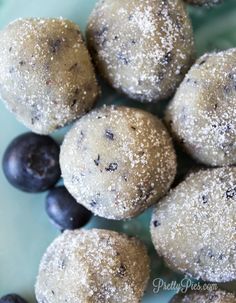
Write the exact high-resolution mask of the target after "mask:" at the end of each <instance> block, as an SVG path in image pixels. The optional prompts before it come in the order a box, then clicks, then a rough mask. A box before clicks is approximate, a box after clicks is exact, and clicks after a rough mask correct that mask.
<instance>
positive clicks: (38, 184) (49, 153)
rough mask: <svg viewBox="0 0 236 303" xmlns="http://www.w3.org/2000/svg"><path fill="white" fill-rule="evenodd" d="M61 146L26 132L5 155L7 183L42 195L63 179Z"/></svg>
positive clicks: (8, 148) (46, 137)
mask: <svg viewBox="0 0 236 303" xmlns="http://www.w3.org/2000/svg"><path fill="white" fill-rule="evenodd" d="M59 152H60V147H59V145H58V144H57V143H56V142H55V141H54V140H53V139H52V138H51V137H49V136H41V135H37V134H34V133H25V134H22V135H20V136H18V137H16V138H15V139H14V140H13V141H12V142H11V143H10V145H9V146H8V147H7V149H6V151H5V153H4V156H3V162H2V164H3V171H4V174H5V176H6V178H7V180H8V181H9V182H10V183H11V184H12V185H13V186H15V187H16V188H18V189H21V190H23V191H26V192H42V191H45V190H47V189H48V188H51V187H52V186H54V185H55V184H56V183H57V181H58V180H59V178H60V175H61V171H60V165H59Z"/></svg>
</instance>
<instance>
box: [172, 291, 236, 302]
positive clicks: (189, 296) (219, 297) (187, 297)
mask: <svg viewBox="0 0 236 303" xmlns="http://www.w3.org/2000/svg"><path fill="white" fill-rule="evenodd" d="M193 302H194V303H203V302H204V303H236V297H235V295H234V294H232V293H228V292H225V291H223V290H217V291H188V292H187V293H186V294H178V295H175V296H174V298H173V299H172V300H171V301H170V303H193Z"/></svg>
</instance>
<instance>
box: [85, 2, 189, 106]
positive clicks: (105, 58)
mask: <svg viewBox="0 0 236 303" xmlns="http://www.w3.org/2000/svg"><path fill="white" fill-rule="evenodd" d="M87 38H88V45H89V48H90V51H91V54H92V56H93V58H94V60H95V63H96V65H97V68H98V71H99V72H100V73H101V75H102V76H103V77H104V78H105V79H106V80H108V82H109V83H110V84H111V85H112V86H113V87H114V88H116V89H118V90H119V91H122V92H123V93H125V94H126V95H128V96H129V97H131V98H133V99H137V100H140V101H146V102H152V101H157V100H160V99H164V98H167V97H169V96H170V95H172V94H173V93H174V91H175V89H176V87H177V86H178V85H179V83H180V82H181V80H182V79H183V77H184V74H185V73H186V72H187V70H188V68H189V67H190V65H191V63H192V60H193V57H194V56H193V52H194V51H193V49H194V45H193V44H194V43H193V34H192V27H191V24H190V20H189V18H188V15H187V13H186V11H185V5H184V3H183V1H181V0H167V1H162V0H147V1H142V0H131V1H127V0H119V1H114V0H100V1H99V2H98V4H97V6H96V7H95V9H94V11H93V13H92V14H91V17H90V20H89V24H88V28H87Z"/></svg>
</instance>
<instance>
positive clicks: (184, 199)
mask: <svg viewBox="0 0 236 303" xmlns="http://www.w3.org/2000/svg"><path fill="white" fill-rule="evenodd" d="M235 226H236V167H226V168H217V169H211V170H205V171H200V172H198V173H196V174H192V175H190V176H189V177H188V178H187V179H186V180H185V181H184V182H182V183H180V184H179V185H178V186H177V187H176V188H175V189H174V190H172V191H171V192H170V193H169V194H168V195H167V196H166V197H164V198H163V199H162V200H161V201H160V202H159V204H158V205H157V207H156V208H155V209H154V212H153V216H152V220H151V234H152V240H153V243H154V246H155V248H156V250H157V253H158V254H159V255H160V256H163V257H164V260H165V261H166V262H167V264H168V265H169V266H170V267H171V268H173V269H174V270H177V271H180V272H182V273H186V274H188V275H190V276H192V277H194V278H197V279H199V278H201V279H202V280H204V281H210V282H227V281H231V280H234V279H236V249H235V240H236V229H235Z"/></svg>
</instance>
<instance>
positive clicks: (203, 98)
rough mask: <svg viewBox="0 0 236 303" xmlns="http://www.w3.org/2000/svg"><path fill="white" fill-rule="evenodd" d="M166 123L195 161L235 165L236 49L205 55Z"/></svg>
mask: <svg viewBox="0 0 236 303" xmlns="http://www.w3.org/2000/svg"><path fill="white" fill-rule="evenodd" d="M166 121H167V123H168V124H169V126H170V129H171V131H172V134H173V135H174V137H175V138H176V139H177V140H178V141H179V142H180V143H181V144H182V145H183V147H184V148H185V150H186V151H187V152H188V153H189V154H190V155H191V156H193V157H194V158H195V159H197V160H199V161H201V162H202V163H205V164H207V165H212V166H224V165H231V164H235V163H236V49H235V48H234V49H229V50H227V51H222V52H219V53H212V54H205V55H203V56H202V57H201V58H200V59H198V60H197V62H196V63H195V64H194V65H193V67H192V68H191V69H190V71H189V72H188V74H187V75H186V77H185V79H184V81H183V82H182V84H181V85H180V87H179V89H178V90H177V92H176V95H175V97H174V98H173V100H172V102H171V103H170V105H169V107H168V109H167V113H166Z"/></svg>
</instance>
